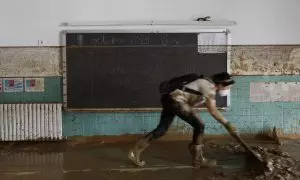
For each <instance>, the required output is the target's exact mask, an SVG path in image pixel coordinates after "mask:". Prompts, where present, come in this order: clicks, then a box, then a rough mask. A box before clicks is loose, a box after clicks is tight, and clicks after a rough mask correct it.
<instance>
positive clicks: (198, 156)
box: [189, 144, 217, 168]
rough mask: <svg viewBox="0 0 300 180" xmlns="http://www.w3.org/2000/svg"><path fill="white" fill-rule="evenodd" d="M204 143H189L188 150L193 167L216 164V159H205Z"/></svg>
mask: <svg viewBox="0 0 300 180" xmlns="http://www.w3.org/2000/svg"><path fill="white" fill-rule="evenodd" d="M203 147H204V145H193V144H189V150H190V152H191V154H192V157H193V160H192V165H193V166H194V167H195V168H200V167H213V166H215V165H216V164H217V161H216V160H214V159H207V158H205V157H204V155H203Z"/></svg>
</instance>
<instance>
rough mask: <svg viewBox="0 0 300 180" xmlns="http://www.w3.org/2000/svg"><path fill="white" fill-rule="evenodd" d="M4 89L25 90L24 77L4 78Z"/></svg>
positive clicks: (10, 90) (12, 90) (9, 90)
mask: <svg viewBox="0 0 300 180" xmlns="http://www.w3.org/2000/svg"><path fill="white" fill-rule="evenodd" d="M3 89H4V92H23V91H24V83H23V78H4V79H3Z"/></svg>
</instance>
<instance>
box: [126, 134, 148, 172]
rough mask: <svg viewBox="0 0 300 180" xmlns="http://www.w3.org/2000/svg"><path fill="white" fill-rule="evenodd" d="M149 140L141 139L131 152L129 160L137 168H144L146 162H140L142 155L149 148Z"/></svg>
mask: <svg viewBox="0 0 300 180" xmlns="http://www.w3.org/2000/svg"><path fill="white" fill-rule="evenodd" d="M149 145H150V144H149V142H148V138H142V139H140V140H139V141H138V142H137V143H136V144H135V145H134V147H133V148H132V149H131V150H130V151H129V153H128V158H129V159H130V160H131V161H132V162H133V163H134V164H135V165H137V166H139V167H143V166H145V164H146V162H145V161H141V160H140V155H141V153H142V152H143V151H144V150H145V149H147V148H148V147H149Z"/></svg>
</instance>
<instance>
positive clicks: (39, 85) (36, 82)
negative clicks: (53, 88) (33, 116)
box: [25, 78, 45, 92]
mask: <svg viewBox="0 0 300 180" xmlns="http://www.w3.org/2000/svg"><path fill="white" fill-rule="evenodd" d="M44 90H45V83H44V78H25V92H44Z"/></svg>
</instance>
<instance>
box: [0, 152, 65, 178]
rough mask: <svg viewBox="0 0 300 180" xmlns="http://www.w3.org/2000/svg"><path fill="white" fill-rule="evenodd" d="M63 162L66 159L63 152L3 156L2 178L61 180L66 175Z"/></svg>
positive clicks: (22, 153) (1, 163) (1, 164)
mask: <svg viewBox="0 0 300 180" xmlns="http://www.w3.org/2000/svg"><path fill="white" fill-rule="evenodd" d="M63 162H64V158H63V153H61V152H51V153H39V152H18V153H9V154H7V155H3V156H1V159H0V174H1V175H0V177H1V176H9V177H10V178H9V179H18V178H20V177H22V179H27V178H28V179H32V178H33V177H32V176H38V178H39V179H41V180H58V179H59V180H61V179H63V175H64V170H63ZM0 179H2V178H0Z"/></svg>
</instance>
